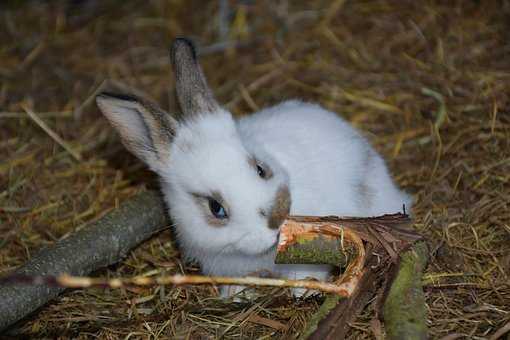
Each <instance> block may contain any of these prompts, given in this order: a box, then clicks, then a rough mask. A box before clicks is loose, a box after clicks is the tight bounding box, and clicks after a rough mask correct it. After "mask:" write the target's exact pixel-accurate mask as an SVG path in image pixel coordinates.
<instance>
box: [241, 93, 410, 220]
mask: <svg viewBox="0 0 510 340" xmlns="http://www.w3.org/2000/svg"><path fill="white" fill-rule="evenodd" d="M239 130H240V133H241V135H242V137H243V140H246V144H248V145H253V146H254V147H253V149H254V152H255V153H256V152H257V151H256V149H257V148H263V149H265V150H266V151H267V152H268V153H269V154H271V155H272V156H273V157H274V158H275V159H276V160H277V161H278V162H279V163H280V164H281V165H282V167H283V168H285V170H286V171H287V173H288V175H289V178H290V191H291V197H292V206H291V214H293V215H312V216H324V215H339V216H376V215H382V214H385V213H395V212H399V211H402V206H403V204H405V205H406V208H410V199H409V197H408V196H407V195H406V194H404V193H402V192H401V191H400V190H398V189H397V187H396V186H395V185H394V183H393V181H392V179H391V177H390V176H389V174H388V171H387V169H386V165H385V164H384V161H383V160H382V158H381V157H380V156H379V155H378V154H377V153H376V152H375V151H374V150H373V148H372V147H371V145H370V144H369V143H368V142H367V141H366V139H365V138H364V137H362V136H361V135H360V134H359V132H358V131H356V130H355V129H354V128H353V127H352V126H351V125H349V124H348V123H347V122H346V121H344V120H343V119H341V118H340V117H339V116H338V115H337V114H335V113H333V112H330V111H327V110H325V109H323V108H322V107H320V106H318V105H315V104H310V103H303V102H300V101H295V100H292V101H286V102H283V103H281V104H279V105H276V106H273V107H271V108H268V109H265V110H262V111H260V112H258V113H255V114H252V115H250V116H247V117H245V118H242V119H241V120H240V121H239Z"/></svg>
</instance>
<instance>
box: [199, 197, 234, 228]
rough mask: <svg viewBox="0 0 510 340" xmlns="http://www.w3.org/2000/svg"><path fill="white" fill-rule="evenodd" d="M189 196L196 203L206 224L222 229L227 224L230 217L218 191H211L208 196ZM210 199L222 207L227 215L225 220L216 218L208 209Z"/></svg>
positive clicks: (228, 210)
mask: <svg viewBox="0 0 510 340" xmlns="http://www.w3.org/2000/svg"><path fill="white" fill-rule="evenodd" d="M191 196H193V198H194V199H195V202H197V204H198V206H199V207H200V209H201V210H202V212H203V214H204V217H205V219H206V221H207V224H209V225H211V226H213V227H223V226H226V225H227V224H228V220H229V217H230V209H229V207H228V206H227V203H226V202H225V200H224V199H223V196H221V193H220V192H219V191H213V192H211V193H210V194H208V195H207V194H200V193H192V194H191ZM210 198H212V199H214V200H216V201H217V202H218V203H219V204H221V205H222V206H223V209H225V212H226V213H227V218H224V219H221V218H216V217H215V216H214V215H213V214H212V213H211V210H210V209H209V199H210Z"/></svg>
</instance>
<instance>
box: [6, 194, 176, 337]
mask: <svg viewBox="0 0 510 340" xmlns="http://www.w3.org/2000/svg"><path fill="white" fill-rule="evenodd" d="M167 225H168V220H167V218H166V213H165V208H164V204H163V201H162V199H161V198H160V196H159V194H158V193H155V192H143V193H141V194H138V195H137V196H135V197H133V198H132V199H130V200H128V201H126V202H125V203H123V204H122V205H121V206H120V207H119V208H118V209H115V210H113V211H112V212H110V213H108V214H106V215H105V216H104V217H102V218H101V219H99V220H98V221H96V222H94V223H92V224H90V225H88V226H87V227H85V228H82V229H81V230H79V231H77V232H76V233H74V234H72V235H71V236H69V237H67V238H64V239H62V240H60V241H58V242H57V243H56V244H55V245H53V246H52V247H49V248H47V249H43V250H41V251H40V252H39V253H38V254H36V255H35V256H34V257H32V258H31V259H30V260H29V261H28V262H27V263H26V264H25V265H23V266H22V267H21V268H19V269H18V270H16V271H14V273H12V274H14V275H18V276H26V277H29V276H41V275H43V276H44V275H53V276H58V275H59V274H63V273H67V274H72V275H84V274H88V273H90V272H92V271H94V270H97V269H99V268H103V267H106V266H108V265H111V264H113V263H116V262H118V261H120V260H121V259H122V258H123V257H124V256H126V254H127V253H128V252H129V251H130V250H131V249H132V248H133V247H135V246H136V245H138V244H139V243H140V242H142V241H144V240H146V239H147V238H149V237H150V236H151V235H153V234H154V233H155V232H157V231H159V230H161V229H162V228H163V227H165V226H167ZM63 290H64V288H62V287H59V286H48V285H1V286H0V332H2V331H3V330H5V329H6V328H7V327H8V326H10V325H12V324H13V323H15V322H17V321H19V320H21V319H22V318H24V317H25V316H27V315H28V314H30V313H31V312H33V311H35V310H36V309H37V308H39V307H41V306H43V305H44V304H45V303H46V302H48V301H49V300H51V299H53V298H55V297H56V296H57V295H58V294H60V293H61V292H62V291H63Z"/></svg>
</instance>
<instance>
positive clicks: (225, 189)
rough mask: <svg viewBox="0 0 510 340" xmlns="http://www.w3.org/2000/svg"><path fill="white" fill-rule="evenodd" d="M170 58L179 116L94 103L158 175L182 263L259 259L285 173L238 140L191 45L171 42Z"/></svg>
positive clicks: (123, 101) (278, 207)
mask: <svg viewBox="0 0 510 340" xmlns="http://www.w3.org/2000/svg"><path fill="white" fill-rule="evenodd" d="M171 55H172V63H173V67H174V73H175V80H176V92H177V98H178V101H179V104H180V107H181V111H182V115H180V116H179V117H178V118H176V117H173V116H171V115H170V114H168V113H166V112H164V111H163V110H161V109H160V108H158V107H157V106H156V105H154V104H153V103H150V102H148V101H146V100H143V99H141V98H138V97H136V96H132V95H119V94H112V93H102V94H100V95H98V97H97V104H98V106H99V108H100V109H101V111H102V112H103V113H104V115H105V116H106V118H107V119H108V120H109V121H110V123H111V124H112V125H113V126H114V127H115V128H116V130H117V131H118V132H119V134H120V136H121V139H122V141H123V143H124V145H125V146H126V147H127V149H128V150H130V151H131V152H132V153H133V154H135V155H136V156H137V157H138V158H140V159H141V160H142V161H144V162H145V163H146V164H147V165H148V166H149V167H150V168H151V169H152V170H153V171H155V172H156V173H158V174H159V176H160V179H161V184H162V189H163V193H164V194H165V198H166V200H167V203H168V205H169V208H170V215H171V217H172V219H173V220H174V222H175V224H176V231H177V236H178V239H179V241H180V243H181V248H182V250H183V252H184V254H185V255H186V256H187V257H191V258H196V257H201V256H202V257H203V256H207V254H217V253H222V254H229V253H237V254H239V253H240V254H245V255H262V254H266V253H267V252H269V251H270V250H272V249H274V246H275V244H276V242H277V237H278V229H279V226H280V224H281V222H282V221H283V219H284V218H285V217H286V216H287V214H288V213H289V209H290V204H291V200H290V193H289V184H288V183H289V179H288V177H287V174H286V172H285V171H284V170H283V169H282V167H281V166H280V165H279V164H278V163H277V162H276V161H275V160H274V159H273V158H272V157H271V156H270V155H269V154H268V153H266V152H265V150H264V148H263V145H254V144H253V143H248V142H246V141H245V140H243V139H242V138H241V136H240V134H239V131H238V126H237V122H236V121H235V120H234V119H233V117H232V115H231V114H230V112H228V111H226V110H224V109H223V108H221V107H220V106H219V105H218V103H217V102H216V100H215V98H214V97H213V94H212V91H211V90H210V89H209V88H208V86H207V83H206V80H205V77H204V75H203V72H202V70H201V67H200V65H199V64H198V61H197V58H196V54H195V50H194V47H193V45H192V44H191V43H190V42H189V41H188V40H186V39H177V40H175V42H174V44H173V46H172V52H171Z"/></svg>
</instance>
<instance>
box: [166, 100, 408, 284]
mask: <svg viewBox="0 0 510 340" xmlns="http://www.w3.org/2000/svg"><path fill="white" fill-rule="evenodd" d="M169 147H170V148H171V152H170V155H171V156H170V158H171V159H170V160H169V162H168V164H167V165H166V166H160V167H158V169H157V170H156V171H157V172H158V173H159V175H160V177H161V183H162V189H163V193H164V195H165V198H166V201H167V203H168V206H169V208H170V215H171V217H172V218H173V220H174V222H175V224H176V234H177V238H178V241H179V244H180V247H181V250H182V252H183V254H184V255H185V257H186V258H187V259H191V260H196V261H197V262H198V263H199V264H200V265H201V268H202V270H203V272H204V273H205V274H211V275H228V276H242V275H246V274H249V273H252V272H257V271H261V270H269V271H271V272H273V273H276V274H279V275H283V276H285V277H289V278H304V277H307V276H312V277H315V278H318V279H325V278H326V277H327V275H328V272H329V269H330V267H329V266H310V265H275V264H274V263H273V260H274V253H275V247H274V245H275V243H276V241H277V237H278V231H277V230H273V229H269V228H268V226H267V219H266V218H264V217H262V216H261V215H260V214H259V213H258V211H259V209H269V208H270V207H271V204H272V202H273V199H274V197H275V194H276V191H277V189H278V187H279V186H280V185H281V184H288V186H289V188H290V193H291V198H292V205H291V214H296V215H340V216H372V215H380V214H383V213H395V212H399V211H402V205H403V204H405V205H406V208H408V209H410V204H411V200H410V198H409V197H408V196H407V195H406V194H404V193H403V192H401V191H400V190H399V189H398V188H397V187H396V186H395V185H394V183H393V181H392V179H391V177H390V175H389V174H388V170H387V168H386V166H385V164H384V161H383V160H382V158H381V157H380V156H379V155H378V154H377V153H376V152H375V151H374V150H373V149H372V147H371V146H370V145H369V143H368V142H367V141H366V139H365V138H364V137H362V136H361V135H360V134H359V133H358V132H357V131H356V130H354V129H353V128H352V127H351V126H350V125H349V124H348V123H347V122H345V121H344V120H343V119H341V118H340V117H338V116H337V115H336V114H334V113H331V112H329V111H327V110H324V109H323V108H321V107H320V106H317V105H313V104H308V103H303V102H299V101H287V102H284V103H282V104H280V105H277V106H274V107H271V108H268V109H265V110H262V111H261V112H258V113H255V114H253V115H250V116H248V117H245V118H242V119H240V120H239V121H235V120H234V119H233V118H232V116H231V115H230V113H228V112H226V111H221V112H216V113H213V114H204V115H202V116H199V117H198V118H197V117H195V118H194V119H193V120H187V121H184V122H180V125H179V127H178V128H177V131H176V136H175V139H174V141H173V143H172V145H171V146H169ZM250 155H254V156H255V157H256V158H258V159H259V160H261V161H263V162H264V163H265V164H267V165H268V166H269V167H270V168H271V170H272V171H273V173H274V176H273V178H271V179H269V180H267V181H266V180H264V179H261V178H259V177H258V175H257V172H256V171H255V170H254V169H253V168H252V167H251V166H250V165H249V163H248V162H247V158H248V157H249V156H250ZM212 191H219V192H221V194H222V195H223V197H224V199H225V200H226V202H227V203H228V205H229V209H230V220H229V223H228V224H227V225H226V226H221V227H218V226H210V225H208V224H207V221H206V219H205V217H204V214H203V211H202V210H201V209H200V207H199V206H198V205H197V203H196V201H195V200H194V199H193V196H192V195H191V193H204V194H207V193H209V192H212Z"/></svg>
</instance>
